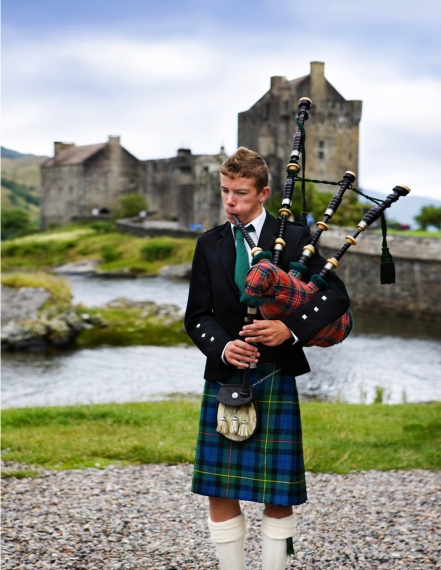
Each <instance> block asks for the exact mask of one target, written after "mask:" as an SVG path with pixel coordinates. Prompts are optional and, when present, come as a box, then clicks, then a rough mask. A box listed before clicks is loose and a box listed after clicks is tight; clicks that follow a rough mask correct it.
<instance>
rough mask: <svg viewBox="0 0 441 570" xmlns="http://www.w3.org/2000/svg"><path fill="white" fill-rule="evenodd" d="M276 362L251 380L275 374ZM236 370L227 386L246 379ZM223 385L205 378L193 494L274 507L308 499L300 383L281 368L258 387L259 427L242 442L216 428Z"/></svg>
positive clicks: (260, 367) (252, 374)
mask: <svg viewBox="0 0 441 570" xmlns="http://www.w3.org/2000/svg"><path fill="white" fill-rule="evenodd" d="M274 372H275V366H274V364H258V365H257V368H255V369H251V370H250V384H251V385H252V384H254V383H256V382H257V381H258V380H260V379H262V378H264V377H265V376H266V375H268V374H271V373H274ZM242 376H243V371H241V370H236V371H234V372H233V373H232V374H231V377H230V378H229V379H228V380H227V381H226V382H225V384H239V383H241V382H242ZM218 390H219V385H218V384H217V383H215V382H209V381H206V382H205V388H204V394H203V398H202V407H201V416H200V423H199V432H198V439H197V444H196V458H195V464H194V472H193V481H192V488H191V490H192V492H193V493H197V494H199V495H208V496H211V497H222V498H228V499H238V500H243V501H253V502H257V503H267V504H273V505H283V506H291V505H300V504H302V503H304V502H306V498H307V497H306V483H305V467H304V460H303V446H302V428H301V420H300V408H299V400H298V393H297V387H296V381H295V378H294V377H293V376H291V375H290V374H286V373H285V372H281V371H280V372H276V373H275V374H272V375H271V376H270V377H269V378H267V379H266V380H264V381H263V382H262V383H261V384H258V385H257V386H255V387H254V391H255V394H256V400H257V406H258V408H259V413H260V419H259V427H258V429H257V430H256V432H255V433H254V434H253V436H252V437H251V438H249V439H247V440H245V441H242V442H236V441H232V440H229V439H227V438H225V437H224V436H223V435H221V434H219V433H218V432H217V431H216V426H217V419H216V415H217V400H216V396H217V392H218Z"/></svg>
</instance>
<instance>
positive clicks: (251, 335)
mask: <svg viewBox="0 0 441 570" xmlns="http://www.w3.org/2000/svg"><path fill="white" fill-rule="evenodd" d="M239 335H240V336H242V337H245V341H246V342H260V343H262V344H265V345H266V346H278V345H279V344H282V343H283V342H285V340H288V339H289V338H292V333H291V331H290V330H289V328H288V327H287V326H286V325H285V324H284V323H282V321H277V320H274V321H267V320H263V321H254V323H252V324H251V325H245V326H244V327H243V328H242V330H241V331H240V333H239Z"/></svg>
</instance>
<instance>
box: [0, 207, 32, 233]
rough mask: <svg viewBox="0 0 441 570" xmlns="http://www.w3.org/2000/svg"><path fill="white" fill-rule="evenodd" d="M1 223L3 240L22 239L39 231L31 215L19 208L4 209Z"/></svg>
mask: <svg viewBox="0 0 441 570" xmlns="http://www.w3.org/2000/svg"><path fill="white" fill-rule="evenodd" d="M1 222H2V231H1V238H2V240H5V239H12V238H16V237H21V236H24V235H27V234H31V233H34V232H36V231H38V228H37V226H36V225H35V224H32V223H31V220H30V217H29V214H28V213H27V212H25V211H24V210H20V209H19V208H2V215H1Z"/></svg>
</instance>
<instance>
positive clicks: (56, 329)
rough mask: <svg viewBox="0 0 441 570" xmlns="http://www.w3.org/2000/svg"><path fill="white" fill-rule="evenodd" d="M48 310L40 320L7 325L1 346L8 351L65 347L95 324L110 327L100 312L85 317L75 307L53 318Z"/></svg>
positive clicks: (3, 331)
mask: <svg viewBox="0 0 441 570" xmlns="http://www.w3.org/2000/svg"><path fill="white" fill-rule="evenodd" d="M48 313H50V311H46V312H45V314H43V315H42V317H41V318H40V319H36V320H34V321H24V322H21V323H9V324H8V325H6V326H5V327H4V328H3V329H2V334H1V342H2V348H5V349H9V350H35V349H42V348H46V347H48V346H55V347H57V348H64V347H66V346H70V345H71V344H73V343H74V341H75V339H76V337H77V336H78V335H79V334H80V333H81V332H82V331H83V330H85V329H90V328H93V327H94V326H100V327H101V328H104V327H106V326H107V324H106V323H105V321H104V319H103V318H102V317H101V315H94V316H91V317H89V319H88V320H83V319H82V318H81V317H79V316H78V315H77V314H76V313H75V311H73V310H68V311H66V312H62V313H58V314H57V315H52V317H53V318H48ZM82 316H83V317H84V315H82ZM87 316H89V315H87Z"/></svg>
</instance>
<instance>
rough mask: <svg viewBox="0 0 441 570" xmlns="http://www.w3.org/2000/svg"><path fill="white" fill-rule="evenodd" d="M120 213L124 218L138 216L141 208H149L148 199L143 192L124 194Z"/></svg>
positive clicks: (120, 202)
mask: <svg viewBox="0 0 441 570" xmlns="http://www.w3.org/2000/svg"><path fill="white" fill-rule="evenodd" d="M119 204H120V206H119V211H118V214H119V215H120V216H121V217H123V218H133V216H137V215H138V214H139V212H141V210H147V208H148V205H147V201H146V199H145V198H144V196H142V195H141V194H128V195H127V196H123V197H122V198H121V199H120V201H119Z"/></svg>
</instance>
